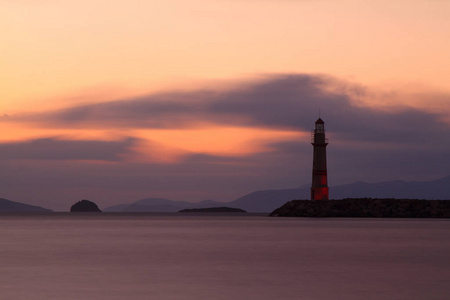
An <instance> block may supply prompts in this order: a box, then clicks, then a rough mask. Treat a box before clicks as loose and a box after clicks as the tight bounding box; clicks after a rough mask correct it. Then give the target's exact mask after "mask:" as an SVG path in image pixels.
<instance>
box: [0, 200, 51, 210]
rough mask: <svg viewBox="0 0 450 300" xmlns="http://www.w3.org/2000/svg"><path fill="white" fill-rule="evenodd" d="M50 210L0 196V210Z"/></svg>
mask: <svg viewBox="0 0 450 300" xmlns="http://www.w3.org/2000/svg"><path fill="white" fill-rule="evenodd" d="M51 211H52V210H50V209H46V208H42V207H40V206H34V205H29V204H25V203H20V202H14V201H11V200H7V199H3V198H0V212H51Z"/></svg>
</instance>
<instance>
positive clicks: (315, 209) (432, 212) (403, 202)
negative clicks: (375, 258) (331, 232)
mask: <svg viewBox="0 0 450 300" xmlns="http://www.w3.org/2000/svg"><path fill="white" fill-rule="evenodd" d="M270 216H272V217H333V218H334V217H345V218H450V200H417V199H372V198H347V199H342V200H318V201H311V200H292V201H289V202H287V203H286V204H284V205H283V206H281V207H280V208H277V209H276V210H274V211H273V212H272V213H271V214H270Z"/></svg>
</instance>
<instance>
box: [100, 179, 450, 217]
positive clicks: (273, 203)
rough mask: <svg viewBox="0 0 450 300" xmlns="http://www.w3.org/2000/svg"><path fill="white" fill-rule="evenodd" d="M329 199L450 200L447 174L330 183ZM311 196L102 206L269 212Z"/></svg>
mask: <svg viewBox="0 0 450 300" xmlns="http://www.w3.org/2000/svg"><path fill="white" fill-rule="evenodd" d="M330 198H331V199H344V198H398V199H427V200H450V176H446V177H443V178H440V179H437V180H432V181H410V182H405V181H399V180H397V181H386V182H379V183H366V182H362V181H358V182H355V183H352V184H344V185H340V186H334V187H333V186H332V187H330ZM298 199H310V187H309V185H304V186H301V187H300V188H296V189H278V190H263V191H255V192H252V193H249V194H246V195H244V196H242V197H240V198H238V199H236V200H233V201H231V202H216V201H212V200H205V201H202V202H198V203H192V202H187V201H172V200H168V199H162V198H148V199H143V200H139V201H136V202H134V203H131V204H119V205H115V206H111V207H108V208H105V209H104V210H103V211H105V212H114V211H115V212H176V211H179V210H181V209H188V208H208V207H221V206H230V207H236V208H240V209H244V210H246V211H248V212H271V211H273V210H274V209H276V208H278V207H280V206H281V205H283V204H284V203H286V202H288V201H291V200H298Z"/></svg>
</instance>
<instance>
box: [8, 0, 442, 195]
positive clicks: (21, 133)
mask: <svg viewBox="0 0 450 300" xmlns="http://www.w3.org/2000/svg"><path fill="white" fill-rule="evenodd" d="M0 3H1V6H2V9H1V11H0V36H2V43H1V44H0V53H1V54H0V65H1V70H2V71H1V72H0V125H1V127H2V134H1V135H0V151H4V154H3V155H4V158H2V161H4V163H5V164H6V163H13V162H14V163H23V162H24V161H33V164H34V163H38V161H39V159H42V157H44V156H45V155H44V154H42V155H37V156H36V155H34V154H33V153H34V152H33V151H36V149H37V148H36V147H41V148H39V149H40V150H39V151H42V152H43V153H44V152H46V151H48V157H47V156H45V159H48V160H51V156H52V155H56V157H59V158H60V160H61V161H65V163H68V162H70V161H72V160H73V161H74V162H75V161H83V162H84V163H86V164H88V163H89V162H92V163H94V162H96V163H100V162H102V161H103V162H108V163H111V162H112V161H113V162H114V164H117V165H119V166H123V167H124V170H125V169H126V168H128V167H129V164H131V165H133V164H136V165H137V164H142V165H145V164H157V165H158V166H159V167H161V168H162V166H164V165H168V167H167V168H168V169H167V170H166V169H164V171H161V170H160V169H158V172H157V174H158V176H159V174H161V172H165V171H167V172H169V173H170V174H175V173H176V171H180V172H185V171H181V169H183V168H185V167H186V168H187V166H189V170H191V169H190V168H191V165H190V164H193V161H194V162H195V163H199V162H198V161H197V160H201V159H203V160H201V166H200V167H199V168H200V169H201V170H202V171H204V170H207V169H208V166H211V165H214V166H216V165H221V166H222V165H234V166H238V165H240V166H242V168H241V169H239V170H238V169H233V172H236V176H238V173H239V172H244V171H243V170H245V172H247V171H248V169H245V168H244V167H243V166H244V165H246V164H247V163H249V161H252V163H253V165H255V166H256V165H258V166H260V168H261V169H262V170H269V169H270V170H275V169H276V170H277V171H267V172H268V173H267V174H269V175H270V173H271V172H272V173H273V172H279V173H282V172H283V171H282V170H283V168H284V169H286V168H287V167H286V166H289V165H290V164H289V163H287V162H281V160H282V158H283V159H288V157H289V159H290V158H292V157H293V158H296V159H299V161H297V162H293V163H297V164H298V169H301V168H303V166H308V167H310V161H309V160H307V159H309V158H308V156H307V154H306V153H309V152H308V151H310V150H311V149H310V148H304V147H310V145H309V139H310V133H309V130H310V129H311V128H310V127H311V126H312V123H313V122H314V120H315V119H316V118H317V116H318V111H319V107H321V109H322V114H323V116H324V119H325V122H327V121H328V120H330V121H331V124H329V126H327V128H329V130H330V134H329V136H330V137H331V138H332V139H333V138H334V139H335V140H334V143H335V144H334V145H336V148H339V149H340V150H342V149H341V147H342V148H344V145H345V144H346V143H350V144H351V143H354V144H355V149H367V148H370V147H369V146H368V145H383V149H401V147H406V145H409V144H414V143H416V142H415V141H412V140H411V138H413V137H415V138H417V139H418V140H420V141H418V142H417V143H418V144H419V145H420V147H421V149H422V148H423V145H428V144H426V142H427V138H426V137H425V136H426V132H427V131H429V130H430V127H432V126H434V127H432V128H437V129H436V130H435V131H433V132H434V133H435V134H437V135H438V136H439V137H441V138H443V136H444V135H445V134H446V133H447V132H448V130H449V126H450V116H449V115H450V114H449V113H448V112H449V111H450V81H449V80H448V78H450V59H449V57H448V54H449V53H450V39H449V37H450V18H449V15H450V2H449V1H444V0H435V1H421V0H417V1H411V0H398V1H387V0H379V1H351V0H343V1H333V0H326V1H287V0H281V1H273V0H243V1H234V0H231V1H225V0H214V1H211V0H188V1H186V0H168V1H147V0H131V1H120V0H113V1H109V2H108V3H107V4H106V3H105V2H104V1H99V0H89V1H87V0H81V1H69V0H62V1H51V0H45V1H30V0H20V1H7V0H0ZM327 118H328V119H327ZM416 122H417V126H416V125H414V127H415V128H414V134H412V133H411V132H410V130H411V128H410V127H411V126H409V125H408V126H407V125H405V124H416ZM327 125H328V124H327ZM363 130H365V133H366V134H364V133H363V132H362V131H363ZM383 130H384V131H383ZM383 132H389V134H384V133H383ZM408 138H410V139H408ZM365 139H366V140H367V141H364V140H365ZM347 145H348V144H347ZM27 147H28V148H27ZM77 147H79V148H77ZM2 149H3V150H2ZM14 149H22V150H21V151H23V152H20V151H19V152H20V155H19V154H17V155H13V154H14V152H15V151H16V150H14ZM70 149H80V150H79V152H80V153H81V154H80V153H75V152H76V151H69V150H70ZM303 149H305V150H303ZM402 149H403V148H402ZM405 149H406V148H405ZM430 149H431V148H430ZM441 150H442V153H445V152H446V148H445V149H441ZM52 151H55V153H53V152H52ZM64 151H65V152H64ZM77 151H78V150H77ZM290 151H292V153H295V151H297V152H298V151H302V152H301V153H298V155H294V154H292V157H291V156H289V155H291V154H287V153H291V152H290ZM303 151H304V153H303ZM335 151H337V149H335ZM342 151H343V150H342ZM62 152H64V153H62ZM2 153H3V152H2ZM51 153H53V154H51ZM91 153H94V154H95V155H94V154H92V155H91ZM102 153H107V154H105V157H102ZM334 153H336V152H334ZM343 153H345V151H343ZM308 155H309V154H308ZM420 155H422V154H420ZM420 155H419V154H417V156H420ZM423 155H425V154H423ZM440 155H442V156H445V154H440ZM330 156H331V159H333V144H331V146H330ZM344 156H345V155H344ZM200 158H201V159H200ZM209 159H211V161H210V160H209ZM215 159H216V161H215ZM335 159H337V158H335ZM379 159H380V160H384V161H386V158H385V157H384V158H381V157H380V158H379ZM212 161H214V163H213V162H212ZM224 161H226V163H224ZM300 161H301V162H300ZM203 164H204V165H203ZM259 164H261V165H259ZM265 164H267V165H265ZM374 164H375V165H376V163H374ZM169 165H170V166H169ZM300 165H301V167H300ZM175 167H179V168H180V169H179V170H174V169H173V168H175ZM69 169H70V168H67V170H68V173H67V174H69ZM150 169H151V168H150V167H149V171H148V172H149V173H151V172H153V171H150ZM127 170H128V169H127ZM169 170H170V171H169ZM183 170H185V169H183ZM221 171H222V172H225V171H224V170H221ZM335 171H336V170H335ZM124 172H128V171H124ZM129 172H130V174H131V173H133V172H132V171H129ZM155 172H156V171H155ZM205 172H206V171H205ZM211 172H212V171H211ZM216 172H219V171H214V172H213V173H214V174H216ZM226 172H231V171H230V170H227V171H226ZM248 172H250V171H248ZM252 172H253V171H252ZM299 172H300V171H299ZM302 172H305V173H306V174H307V175H304V178H309V177H308V176H309V171H305V170H302ZM332 172H333V164H331V174H332ZM206 173H207V172H206ZM262 173H263V172H262V171H261V170H259V171H257V170H256V169H255V170H254V173H252V174H254V175H252V176H259V175H260V174H262ZM350 173H351V172H350V171H349V172H348V173H347V174H346V175H345V176H344V175H342V176H341V177H339V178H340V179H339V180H338V181H342V182H346V181H350V180H353V179H352V176H351V174H350ZM405 173H407V172H401V171H400V170H398V173H396V174H397V175H399V174H400V175H401V174H405ZM413 173H414V172H413ZM413 173H408V174H411V176H410V177H411V178H410V179H415V178H416V177H415V176H413V175H412V174H413ZM133 174H134V173H133ZM152 174H156V173H152ZM224 174H225V173H224ZM226 174H229V173H226ZM255 174H258V175H255ZM267 174H266V175H267ZM391 174H392V176H393V177H395V176H396V175H395V176H394V174H393V173H391ZM417 174H422V175H417V176H419V177H420V176H424V177H426V178H431V177H432V175H431V174H433V172H432V171H429V172H428V173H427V172H425V173H424V172H423V170H422V171H417ZM424 174H428V175H424ZM266 175H264V176H266ZM269 175H268V176H269ZM400 175H399V176H400ZM5 176H6V175H5ZM67 176H69V175H67ZM155 176H156V175H155ZM199 176H200V175H199ZM69 177H70V176H69ZM99 177H100V176H99ZM286 177H289V178H290V179H289V180H288V181H286V185H296V184H297V183H298V184H300V183H301V181H302V180H303V179H300V178H293V177H292V174H291V175H288V174H286ZM300 177H301V178H303V175H301V176H300ZM236 178H237V177H236ZM246 178H248V176H247V177H246ZM255 178H256V177H255ZM261 178H262V177H261ZM334 178H335V180H336V178H337V177H334ZM377 178H378V177H376V176H374V177H372V176H369V175H368V180H371V179H372V180H376V179H377ZM380 179H381V178H380ZM406 179H408V178H406ZM236 180H238V181H240V182H242V179H236ZM268 182H270V179H269V178H268V177H264V179H255V181H254V182H253V183H251V184H250V185H249V187H248V189H253V188H258V189H262V188H268V186H267V184H268ZM330 182H331V183H332V184H333V176H330ZM218 184H220V183H219V182H218ZM231 186H233V184H231ZM274 187H276V186H274ZM174 188H175V187H174ZM155 189H156V187H155ZM223 189H225V187H223ZM79 190H80V191H81V190H83V187H80V188H79ZM183 191H184V190H183V188H182V187H180V188H179V192H180V195H183ZM144 192H145V191H144ZM144 192H143V193H142V196H144ZM241 192H242V189H241V190H239V191H238V190H236V191H235V193H234V194H233V193H229V194H227V196H223V195H224V194H223V193H222V194H221V192H219V191H218V192H217V194H214V193H213V194H211V195H210V197H216V196H217V197H218V198H220V199H224V198H225V197H228V196H229V195H230V194H233V195H237V194H239V193H241ZM121 193H122V194H121V195H122V196H123V197H126V195H127V190H126V189H124V190H123V191H121ZM106 194H107V193H103V194H102V193H99V194H95V195H94V197H97V196H98V197H106ZM11 195H13V192H12V191H11ZM133 195H134V194H133ZM0 196H1V195H0ZM189 200H194V199H189Z"/></svg>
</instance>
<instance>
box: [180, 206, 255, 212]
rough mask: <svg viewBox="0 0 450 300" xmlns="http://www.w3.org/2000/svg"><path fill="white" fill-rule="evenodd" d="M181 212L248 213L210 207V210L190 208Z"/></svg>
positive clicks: (228, 208)
mask: <svg viewBox="0 0 450 300" xmlns="http://www.w3.org/2000/svg"><path fill="white" fill-rule="evenodd" d="M179 212H240V213H246V211H245V210H243V209H240V208H232V207H208V208H188V209H182V210H180V211H179Z"/></svg>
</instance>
